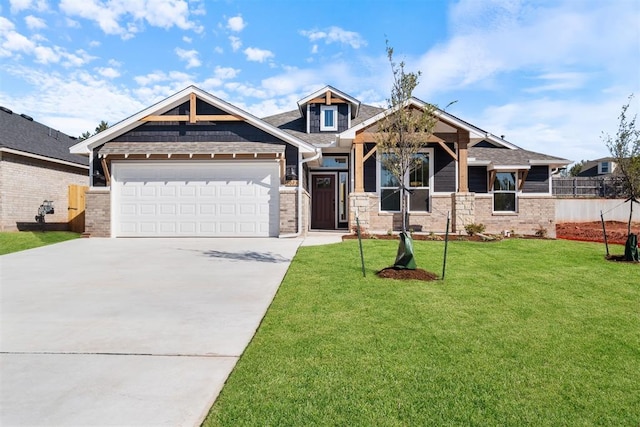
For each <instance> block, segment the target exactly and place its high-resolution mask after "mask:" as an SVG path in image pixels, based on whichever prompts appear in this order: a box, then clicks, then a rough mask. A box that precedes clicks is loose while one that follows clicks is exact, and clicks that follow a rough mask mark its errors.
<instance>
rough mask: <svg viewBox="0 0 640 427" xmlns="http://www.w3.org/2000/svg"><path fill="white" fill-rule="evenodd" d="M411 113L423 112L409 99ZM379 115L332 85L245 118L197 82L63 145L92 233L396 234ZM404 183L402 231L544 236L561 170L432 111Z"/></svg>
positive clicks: (545, 158)
mask: <svg viewBox="0 0 640 427" xmlns="http://www.w3.org/2000/svg"><path fill="white" fill-rule="evenodd" d="M409 107H411V108H424V107H425V104H424V103H423V102H422V101H420V100H418V99H412V100H411V101H410V106H409ZM386 113H387V112H386V111H385V110H384V109H382V108H379V107H374V106H371V105H365V104H362V103H361V102H360V101H358V100H357V99H355V98H353V97H351V96H349V95H348V94H346V93H344V92H341V91H339V90H337V89H335V88H333V87H331V86H326V87H324V88H322V89H320V90H318V91H316V92H314V93H312V94H310V95H309V96H307V97H305V98H303V99H301V100H300V101H298V105H297V108H296V109H293V110H291V111H289V112H286V113H282V114H277V115H274V116H271V117H265V118H262V119H260V118H257V117H255V116H253V115H252V114H249V113H247V112H246V111H243V110H241V109H240V108H238V107H236V106H234V105H232V104H229V103H227V102H225V101H223V100H221V99H219V98H217V97H215V96H213V95H211V94H208V93H207V92H205V91H202V90H200V89H198V88H196V87H193V86H191V87H188V88H186V89H184V90H183V91H181V92H178V93H176V94H175V95H173V96H171V97H169V98H167V99H165V100H163V101H161V102H159V103H157V104H155V105H153V106H151V107H149V108H147V109H145V110H143V111H141V112H139V113H137V114H134V115H133V116H131V117H129V118H127V119H125V120H123V121H121V122H120V123H117V124H116V125H114V126H112V127H110V128H109V129H107V130H106V131H104V132H101V133H99V134H97V135H95V136H93V137H91V138H89V139H87V140H85V141H82V142H80V143H78V144H76V145H75V146H73V147H71V152H72V153H76V154H84V155H87V156H89V159H90V165H91V166H90V167H91V179H92V184H91V189H90V191H89V192H88V193H87V196H86V197H87V198H86V203H87V212H86V227H87V229H86V231H87V232H88V233H90V234H91V235H94V236H111V237H127V236H226V237H230V236H265V237H267V236H274V237H275V236H280V237H282V236H288V235H295V234H303V233H305V232H307V231H308V230H313V229H322V230H337V229H345V230H346V229H349V228H351V227H352V226H354V224H355V218H356V215H357V216H358V219H359V221H360V224H361V225H362V226H363V227H365V228H366V229H368V230H371V231H380V232H386V231H388V230H391V229H397V227H398V226H399V224H400V222H401V219H400V216H399V207H400V199H399V193H398V191H397V190H398V186H399V183H398V182H395V180H394V179H393V178H392V177H391V176H390V175H389V174H388V173H387V172H386V171H385V170H384V168H383V167H382V165H381V163H380V162H379V161H377V160H378V157H377V156H378V155H379V153H377V150H376V143H375V141H376V138H375V129H376V126H375V125H376V123H377V122H378V121H379V120H380V119H381V118H382V117H383V116H384V114H386ZM436 115H437V117H438V123H437V126H436V129H435V132H434V135H433V136H432V137H431V138H430V139H429V140H428V141H425V144H424V149H423V151H422V152H421V153H420V154H419V157H420V163H419V166H418V167H416V169H415V170H414V171H412V172H411V174H410V176H408V177H406V182H405V185H406V186H407V187H408V188H410V189H411V190H412V192H411V196H410V200H409V225H410V227H411V228H413V229H414V230H421V231H424V232H427V231H434V232H439V231H443V230H444V229H445V226H446V218H447V215H448V214H449V213H450V215H451V218H452V223H453V227H454V230H455V231H460V230H464V225H466V224H470V223H483V224H485V226H486V227H487V231H488V232H499V231H503V230H513V231H514V232H517V233H525V234H531V233H533V232H535V231H536V230H538V229H540V228H545V229H547V230H548V231H549V234H550V235H553V232H554V230H555V227H554V226H555V202H554V199H553V197H552V194H551V175H552V174H553V173H554V172H555V171H556V170H557V169H558V168H561V167H564V166H566V165H567V164H568V163H570V162H569V161H567V160H564V159H560V158H557V157H553V156H549V155H545V154H539V153H535V152H531V151H527V150H523V149H521V148H519V147H517V146H516V145H514V144H512V143H510V142H508V141H506V140H504V139H503V138H498V137H496V136H494V135H491V134H490V133H487V132H485V131H483V130H481V129H479V128H477V127H475V126H473V125H471V124H469V123H467V122H465V121H463V120H461V119H459V118H457V117H454V116H452V115H450V114H448V113H446V112H443V111H440V110H438V111H437V112H436Z"/></svg>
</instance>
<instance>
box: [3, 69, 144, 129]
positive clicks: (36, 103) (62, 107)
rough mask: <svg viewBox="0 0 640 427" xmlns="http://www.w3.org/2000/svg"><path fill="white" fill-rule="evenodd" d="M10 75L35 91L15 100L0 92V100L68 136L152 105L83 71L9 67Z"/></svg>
mask: <svg viewBox="0 0 640 427" xmlns="http://www.w3.org/2000/svg"><path fill="white" fill-rule="evenodd" d="M7 71H8V72H9V73H10V74H12V75H15V76H19V77H20V78H22V79H24V80H25V81H27V82H28V83H29V84H30V85H31V86H32V87H33V89H32V90H31V91H30V92H26V93H21V94H19V95H16V96H15V97H14V96H11V95H9V94H7V93H5V92H4V91H3V90H2V89H0V98H2V99H6V100H7V102H8V104H9V105H11V106H12V108H13V109H15V110H17V111H23V112H25V113H26V114H29V115H31V116H33V117H34V118H35V119H36V120H38V121H39V122H42V123H45V124H47V125H49V126H51V127H52V128H54V129H59V130H60V131H62V132H64V133H66V134H68V135H80V134H81V133H82V132H85V131H87V130H92V129H93V128H95V126H96V124H97V123H99V122H100V121H101V120H105V121H107V122H109V123H116V122H119V121H120V120H122V119H123V118H125V117H129V116H130V115H131V114H133V113H135V112H136V111H140V110H142V109H143V108H145V107H146V106H147V105H150V104H148V103H147V102H146V101H147V100H140V99H138V98H137V97H136V96H134V94H132V93H131V91H129V90H128V89H126V88H124V87H121V86H115V85H113V84H112V83H111V82H109V81H108V80H104V79H102V78H100V76H99V75H92V74H90V73H88V72H87V71H83V70H76V71H72V72H70V73H64V74H60V73H56V72H53V73H52V72H45V71H37V70H34V69H31V68H26V67H10V68H9V69H8V70H7ZM60 112H64V114H61V113H60Z"/></svg>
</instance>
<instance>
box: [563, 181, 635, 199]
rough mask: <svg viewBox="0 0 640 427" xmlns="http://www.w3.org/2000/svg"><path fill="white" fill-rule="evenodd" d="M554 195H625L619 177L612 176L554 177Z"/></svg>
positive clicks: (617, 196)
mask: <svg viewBox="0 0 640 427" xmlns="http://www.w3.org/2000/svg"><path fill="white" fill-rule="evenodd" d="M551 186H552V189H553V195H554V196H558V197H605V198H610V199H613V198H620V197H623V196H624V194H623V187H622V184H621V182H620V180H619V179H616V178H612V177H586V176H585V177H582V176H575V177H566V178H564V177H563V178H555V177H554V178H553V180H552V185H551Z"/></svg>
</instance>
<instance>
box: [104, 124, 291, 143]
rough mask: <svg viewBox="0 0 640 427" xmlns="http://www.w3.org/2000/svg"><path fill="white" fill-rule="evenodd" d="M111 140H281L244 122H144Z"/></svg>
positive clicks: (277, 141)
mask: <svg viewBox="0 0 640 427" xmlns="http://www.w3.org/2000/svg"><path fill="white" fill-rule="evenodd" d="M113 141H114V142H265V143H269V144H284V142H283V141H280V140H279V139H278V138H276V137H275V136H273V135H270V134H268V133H267V132H264V131H263V130H260V129H258V128H256V127H254V126H252V125H250V124H248V123H246V122H218V123H208V122H199V123H186V122H147V123H144V124H142V125H140V126H138V127H137V128H135V129H133V130H131V131H129V132H127V133H125V134H123V135H120V136H118V137H117V138H115V139H113Z"/></svg>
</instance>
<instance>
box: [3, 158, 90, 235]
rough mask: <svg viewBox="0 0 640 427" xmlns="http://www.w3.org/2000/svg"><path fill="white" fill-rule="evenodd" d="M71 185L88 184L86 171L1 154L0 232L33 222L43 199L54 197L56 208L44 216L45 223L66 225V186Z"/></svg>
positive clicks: (67, 212) (67, 195) (67, 193)
mask: <svg viewBox="0 0 640 427" xmlns="http://www.w3.org/2000/svg"><path fill="white" fill-rule="evenodd" d="M72 184H74V185H89V171H88V170H87V169H82V168H76V167H73V166H67V165H62V164H58V163H52V162H47V161H44V160H39V159H33V158H30V157H24V156H19V155H16V154H11V153H0V231H16V230H17V229H18V227H17V223H19V222H25V223H34V224H35V216H36V215H37V213H38V208H39V207H40V205H41V204H42V202H43V201H44V200H53V207H54V211H55V213H53V214H50V215H46V216H45V222H47V223H51V224H53V223H58V224H63V225H64V224H67V223H68V222H69V211H68V209H67V208H68V207H69V185H72ZM65 228H66V226H65ZM66 229H68V228H66Z"/></svg>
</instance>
